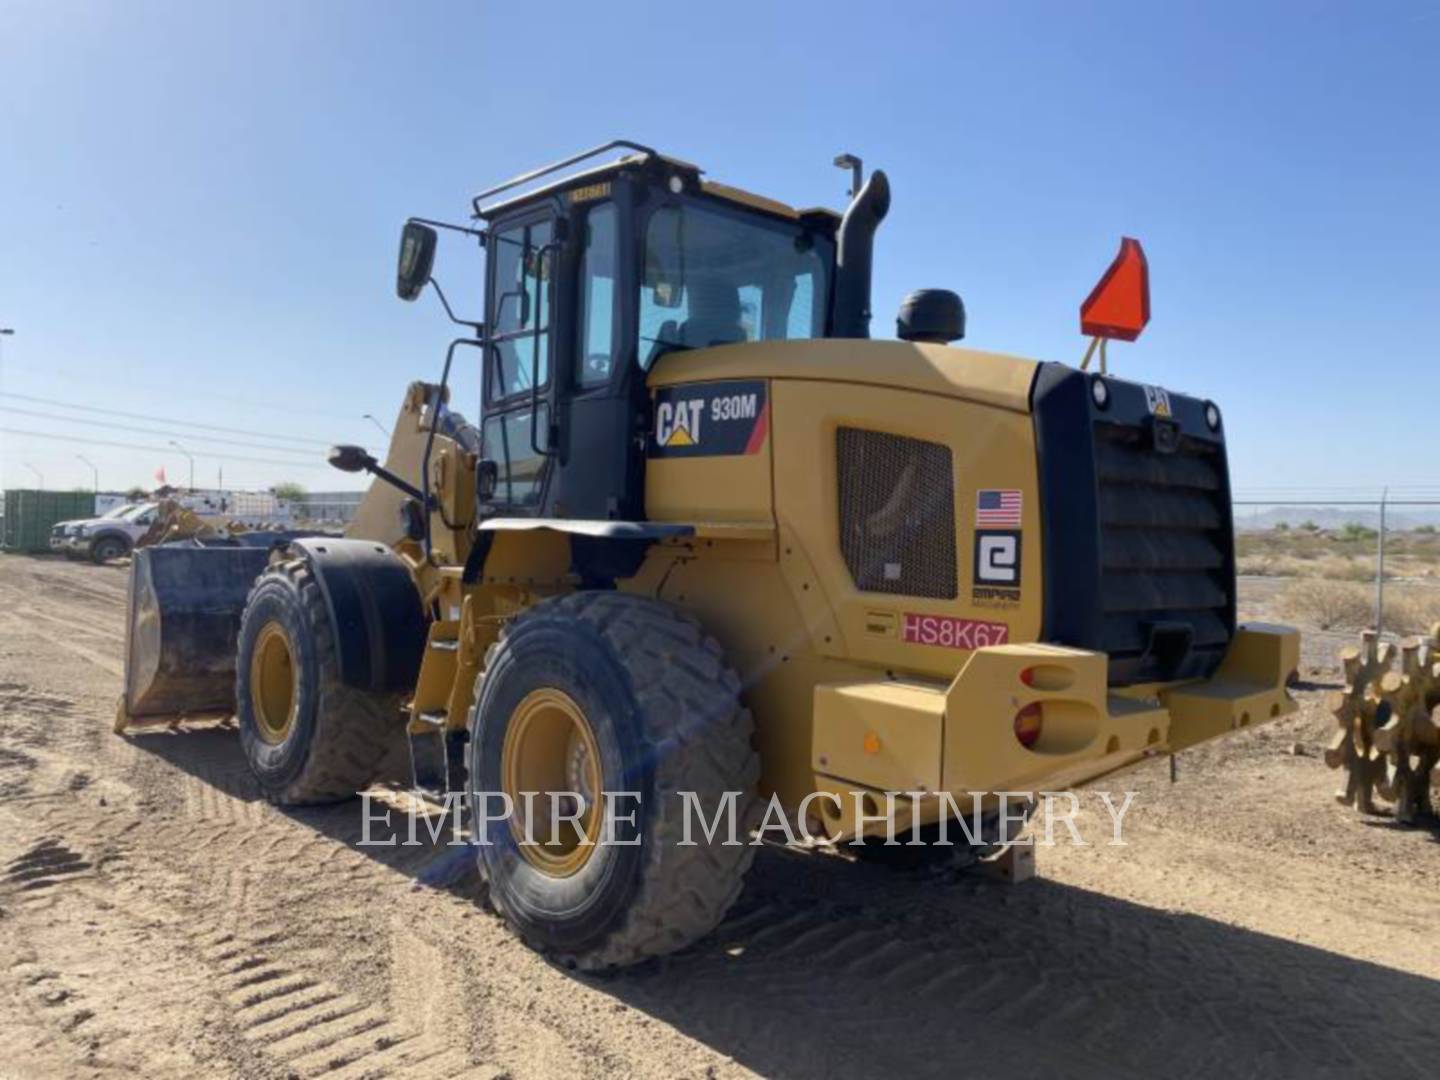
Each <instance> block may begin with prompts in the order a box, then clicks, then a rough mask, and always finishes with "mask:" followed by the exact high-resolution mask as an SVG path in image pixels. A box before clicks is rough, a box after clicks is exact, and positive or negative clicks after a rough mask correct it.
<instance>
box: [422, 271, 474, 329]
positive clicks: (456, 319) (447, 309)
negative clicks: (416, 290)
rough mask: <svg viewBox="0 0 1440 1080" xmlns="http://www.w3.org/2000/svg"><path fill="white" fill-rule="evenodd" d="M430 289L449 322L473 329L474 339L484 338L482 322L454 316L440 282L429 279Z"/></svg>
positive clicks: (432, 278)
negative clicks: (433, 291) (432, 290)
mask: <svg viewBox="0 0 1440 1080" xmlns="http://www.w3.org/2000/svg"><path fill="white" fill-rule="evenodd" d="M430 287H431V288H433V289H434V290H435V295H436V296H438V297H440V304H441V306H442V307H444V309H445V314H446V315H448V316H449V317H450V321H451V322H453V323H454V324H455V325H456V326H468V327H470V328H471V329H473V330H474V331H475V336H476V337H483V336H484V334H485V324H484V323H483V322H472V321H470V320H469V319H462V318H459V317H458V316H457V315H456V314H455V312H454V311H453V310H451V308H450V301H449V300H448V299H446V297H445V290H443V289H441V288H440V282H438V281H436V280H435V278H434V277H433V276H432V277H431V278H430Z"/></svg>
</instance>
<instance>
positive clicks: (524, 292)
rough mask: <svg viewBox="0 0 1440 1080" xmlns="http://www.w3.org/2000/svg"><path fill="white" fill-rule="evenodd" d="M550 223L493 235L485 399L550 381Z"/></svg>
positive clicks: (526, 390)
mask: <svg viewBox="0 0 1440 1080" xmlns="http://www.w3.org/2000/svg"><path fill="white" fill-rule="evenodd" d="M549 243H550V222H549V221H548V220H546V221H539V222H532V223H530V224H526V225H517V226H515V227H513V228H509V229H505V230H503V231H501V232H498V233H496V234H495V237H494V241H493V243H492V245H491V259H492V260H493V263H492V265H493V266H494V267H495V271H494V273H495V276H494V278H493V279H492V282H491V286H490V288H491V293H490V319H491V330H490V341H491V350H490V352H491V355H490V361H489V369H490V374H489V376H488V377H487V379H486V399H487V400H489V401H501V400H504V399H505V398H509V397H514V396H515V395H517V394H522V393H529V391H530V390H531V389H532V388H534V387H537V386H544V385H546V384H547V383H548V382H549V381H550V272H551V267H552V265H553V263H554V260H553V259H551V258H548V257H547V255H548V254H549V252H547V251H546V245H548V244H549Z"/></svg>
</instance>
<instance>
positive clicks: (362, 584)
mask: <svg viewBox="0 0 1440 1080" xmlns="http://www.w3.org/2000/svg"><path fill="white" fill-rule="evenodd" d="M291 549H292V550H293V551H295V552H296V553H297V554H299V555H300V556H301V557H303V558H304V559H305V561H306V562H307V563H308V564H309V566H310V570H311V572H313V573H314V575H315V580H316V582H317V583H318V584H319V585H320V592H321V594H322V595H323V596H324V597H325V605H326V607H327V608H328V609H329V612H330V625H331V626H333V627H334V628H335V647H336V650H337V651H338V652H339V654H340V655H339V661H340V679H341V681H342V682H344V683H345V685H346V686H353V687H355V688H356V689H357V690H367V691H370V692H372V693H380V694H387V693H408V692H409V691H412V690H414V689H415V681H416V679H417V678H419V675H420V660H421V658H422V656H423V655H424V652H425V638H426V635H427V632H428V630H427V627H426V619H425V611H424V609H423V608H422V607H421V603H420V594H419V592H418V591H417V590H416V588H415V579H414V578H412V577H411V576H410V570H409V568H408V567H406V565H405V563H404V561H403V560H402V559H401V558H400V556H398V555H396V554H395V552H393V551H391V550H390V549H389V548H388V547H386V546H385V545H384V544H377V543H375V542H374V541H373V540H344V539H339V538H334V537H328V536H327V537H319V536H315V537H307V538H304V539H300V540H295V541H294V542H293V543H292V544H291Z"/></svg>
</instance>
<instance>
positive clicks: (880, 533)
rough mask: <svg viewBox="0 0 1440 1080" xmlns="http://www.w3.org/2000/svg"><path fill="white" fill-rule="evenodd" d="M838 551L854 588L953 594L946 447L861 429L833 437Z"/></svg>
mask: <svg viewBox="0 0 1440 1080" xmlns="http://www.w3.org/2000/svg"><path fill="white" fill-rule="evenodd" d="M836 467H837V476H838V477H839V488H840V490H839V495H840V548H841V550H842V552H843V553H844V555H845V564H846V565H847V566H848V567H849V568H850V576H851V577H852V578H853V579H854V581H855V587H856V588H858V589H863V590H865V591H867V592H880V593H896V594H901V595H905V596H925V597H934V598H936V599H945V600H950V599H954V598H955V596H956V595H957V594H958V591H959V588H958V581H957V569H956V557H955V476H954V467H953V465H952V463H951V460H950V448H949V447H947V446H945V445H943V444H941V443H932V442H926V441H924V440H922V439H911V438H908V437H906V436H903V435H890V434H886V433H884V432H879V431H865V430H863V429H861V428H847V427H842V428H840V429H839V431H838V432H837V434H836Z"/></svg>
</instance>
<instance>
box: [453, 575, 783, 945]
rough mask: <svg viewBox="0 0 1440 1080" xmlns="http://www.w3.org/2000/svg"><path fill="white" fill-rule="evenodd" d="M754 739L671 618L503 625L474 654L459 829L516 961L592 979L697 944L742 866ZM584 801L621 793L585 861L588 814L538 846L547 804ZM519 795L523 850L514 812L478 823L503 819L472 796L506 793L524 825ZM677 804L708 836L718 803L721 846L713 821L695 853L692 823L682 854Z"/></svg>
mask: <svg viewBox="0 0 1440 1080" xmlns="http://www.w3.org/2000/svg"><path fill="white" fill-rule="evenodd" d="M753 733H754V723H753V721H752V719H751V716H750V712H749V710H748V709H746V708H745V707H744V706H743V704H742V703H741V701H740V680H739V678H738V677H737V676H736V675H735V673H734V672H733V671H732V670H730V669H729V668H728V667H727V666H726V665H725V664H724V662H723V660H722V658H721V653H720V646H719V645H718V644H717V643H716V642H715V640H714V639H713V638H710V637H707V636H706V635H705V633H704V632H703V631H702V630H701V628H700V626H699V624H698V622H696V621H695V620H694V619H693V618H691V617H690V616H688V615H686V614H684V613H682V612H680V611H678V610H676V609H675V608H672V607H670V606H669V605H666V604H662V603H660V602H658V601H654V600H649V599H645V598H643V597H637V596H631V595H628V594H624V593H615V592H581V593H575V594H572V595H570V596H566V597H562V598H559V599H555V600H549V601H545V602H543V603H540V604H537V605H536V606H535V607H533V608H531V609H530V610H529V611H526V612H525V613H523V614H522V615H520V616H519V617H518V618H517V619H515V621H514V622H513V623H512V624H511V625H510V627H509V628H508V630H507V632H506V633H505V634H504V636H503V637H502V639H501V640H500V642H499V643H498V644H497V645H496V646H495V647H494V648H493V649H492V650H491V655H490V657H489V660H488V663H487V665H486V669H485V672H484V673H483V674H482V676H481V677H480V679H479V682H478V685H477V688H476V704H475V708H474V710H473V711H472V713H471V749H470V755H471V760H470V769H469V775H470V778H471V779H470V784H471V793H470V798H471V807H472V813H473V817H472V820H473V821H475V822H476V826H477V833H478V835H477V842H478V844H479V846H478V847H477V852H478V860H479V864H480V871H481V874H482V875H483V876H484V877H485V879H486V880H487V882H488V884H489V888H490V899H491V902H492V903H493V904H494V906H495V908H496V910H497V911H498V912H499V913H500V914H501V916H503V917H504V918H505V920H506V921H507V922H508V923H509V924H510V925H511V926H512V928H514V929H515V931H516V932H517V933H519V934H520V936H521V937H522V938H524V940H525V941H526V942H527V943H528V944H529V945H530V946H531V947H533V948H536V949H538V950H540V951H542V952H545V953H547V954H549V955H551V956H552V957H554V958H555V959H557V960H558V961H560V962H561V963H563V964H566V965H567V966H574V967H579V968H582V969H585V970H592V971H593V970H603V969H608V968H616V967H623V966H627V965H630V964H635V963H638V962H640V961H642V960H645V959H647V958H650V957H654V956H661V955H664V954H666V953H671V952H674V951H676V950H678V949H681V948H684V947H685V946H687V945H689V944H691V943H692V942H694V941H696V940H698V939H699V938H701V937H703V936H704V935H706V934H707V933H709V932H710V931H711V930H712V929H714V927H715V926H716V925H717V924H718V923H719V922H720V920H721V919H722V918H723V917H724V915H725V912H726V911H727V910H728V909H729V907H730V905H731V904H732V903H733V902H734V900H735V898H736V897H737V896H738V895H739V892H740V888H741V884H742V882H743V878H744V875H745V871H746V870H747V869H748V868H749V866H750V863H751V861H752V859H753V857H754V848H753V847H752V846H751V845H750V843H749V841H750V829H751V827H753V825H754V824H755V821H756V819H757V817H758V814H759V807H760V804H759V798H758V795H757V793H756V785H757V783H758V780H759V773H760V763H759V757H758V755H757V754H756V752H755V749H754V746H753V744H752V738H753ZM517 784H519V785H529V786H523V787H521V788H520V789H519V790H518V791H517V790H512V789H513V788H515V787H516V785H517ZM552 785H559V787H558V789H557V787H556V786H552ZM587 785H589V786H591V787H592V788H595V787H598V788H599V790H600V791H602V792H610V793H613V792H626V793H633V795H634V797H630V798H622V799H617V800H613V801H612V804H611V805H612V806H613V810H614V813H615V819H614V821H613V826H614V831H613V833H612V835H611V836H610V837H608V838H607V837H605V836H604V835H603V833H602V835H601V838H600V842H593V840H592V842H591V843H590V844H589V845H588V847H587V846H586V845H585V844H584V843H583V842H582V841H581V840H580V838H579V837H580V834H582V833H583V835H585V836H587V837H591V836H593V833H591V832H589V831H587V830H591V829H593V828H594V827H595V825H594V821H593V820H592V819H591V818H589V817H588V816H587V817H585V818H584V819H583V821H582V825H581V828H579V829H576V828H575V827H573V826H571V827H570V829H571V830H572V831H570V832H568V833H564V834H563V835H560V834H557V835H554V836H551V835H549V830H550V826H549V821H548V816H547V814H548V812H547V811H546V810H545V807H546V806H547V805H548V793H549V792H554V791H557V790H559V791H574V790H576V788H577V787H578V788H579V793H580V794H581V795H582V796H583V795H584V794H585V790H584V789H585V787H586V786H587ZM525 790H535V791H537V792H538V793H539V795H538V797H537V798H536V806H537V811H536V815H535V816H536V817H537V818H538V819H540V821H541V823H542V824H541V827H540V828H539V829H538V830H536V829H532V832H531V835H532V836H536V837H538V838H539V839H540V840H541V841H542V842H541V843H540V844H537V845H532V844H522V843H521V842H520V841H521V840H523V839H524V838H525V831H524V827H523V814H522V815H516V816H512V817H511V818H510V819H509V820H503V819H497V817H487V816H486V812H487V810H488V811H489V812H490V813H492V814H494V815H497V816H498V815H499V814H500V812H501V809H502V805H501V801H500V800H499V799H497V798H496V797H495V796H494V795H493V794H491V795H489V796H488V800H489V801H488V803H487V796H486V793H496V792H505V793H506V794H507V795H508V796H510V797H511V799H512V800H514V801H515V802H516V803H520V804H521V805H522V810H523V802H522V800H523V795H522V792H523V791H525ZM681 792H694V793H695V798H696V799H697V800H698V804H699V807H700V809H701V810H703V812H704V814H705V817H706V820H707V821H709V820H712V819H713V818H714V817H715V815H716V813H717V808H719V807H723V806H725V805H726V801H727V800H728V801H729V802H731V803H733V806H734V819H735V822H736V829H735V838H736V840H737V841H738V842H737V843H736V844H733V845H732V844H727V843H725V842H724V841H726V840H727V839H728V838H729V837H728V826H727V825H726V824H725V823H724V817H723V816H722V818H721V820H722V824H721V827H720V829H719V831H718V832H716V833H715V834H714V842H713V843H712V842H710V841H709V840H707V839H706V836H705V832H704V830H703V828H702V827H700V823H699V819H698V816H697V817H696V818H695V819H693V820H691V822H690V826H691V829H690V837H691V840H692V841H693V842H692V844H690V845H684V846H682V844H681V841H682V840H684V839H685V837H686V821H685V818H686V815H687V814H688V813H691V812H692V809H693V807H692V806H687V804H686V802H685V800H684V798H683V797H682V796H681V794H680V793H681ZM727 792H735V793H736V794H734V795H727V794H726V793H727ZM557 798H559V796H558V795H557ZM587 801H588V800H587ZM582 805H584V804H582V803H580V802H579V801H578V800H574V801H573V802H572V804H571V805H570V809H572V810H575V809H578V808H579V807H580V806H582ZM632 814H633V822H629V821H626V820H625V819H627V818H630V817H631V815H632ZM562 829H563V827H562ZM537 849H538V850H537Z"/></svg>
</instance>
